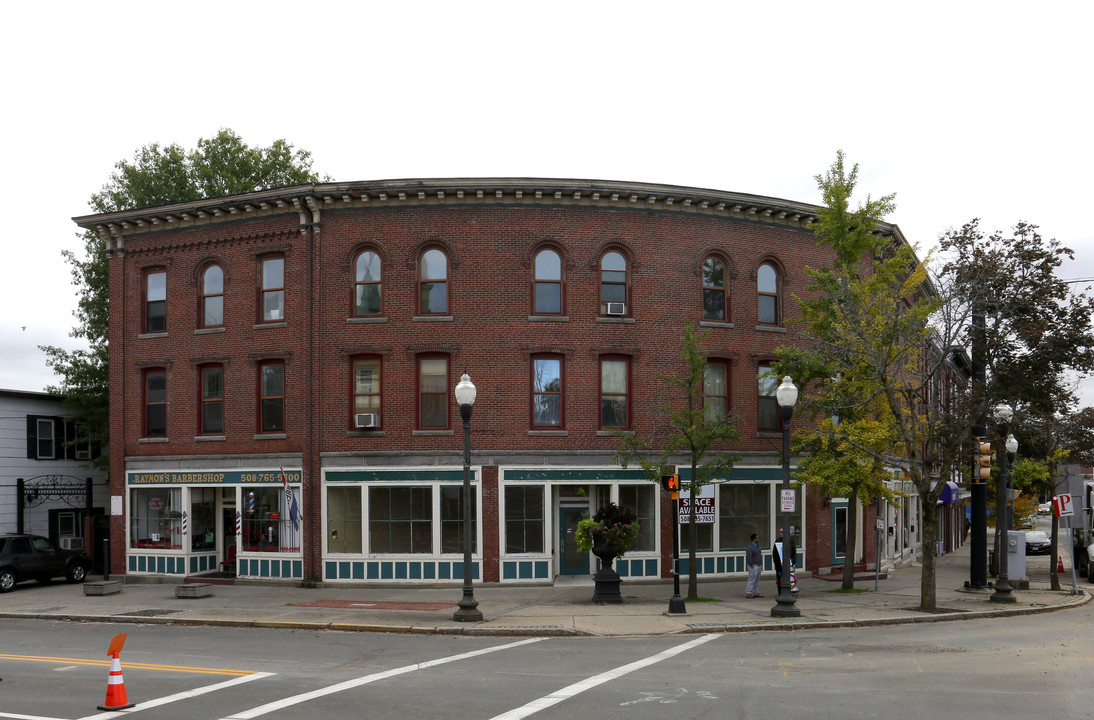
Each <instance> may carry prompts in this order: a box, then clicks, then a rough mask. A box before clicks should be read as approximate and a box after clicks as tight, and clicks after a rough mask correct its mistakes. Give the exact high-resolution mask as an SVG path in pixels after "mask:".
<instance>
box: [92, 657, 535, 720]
mask: <svg viewBox="0 0 1094 720" xmlns="http://www.w3.org/2000/svg"><path fill="white" fill-rule="evenodd" d="M544 639H545V638H529V639H527V640H519V641H517V642H513V643H508V644H506V645H496V646H494V647H488V648H484V649H482V650H473V651H471V652H466V653H460V654H459V655H449V656H448V657H443V658H438V659H437V660H429V661H427V662H423V663H417V664H415V665H405V666H403V667H401V668H395V669H393V670H385V671H384V672H378V673H373V674H372V675H365V676H364V677H359V678H354V679H353V680H347V681H345V682H341V683H338V684H337V685H331V686H329V687H325V688H320V689H318V690H312V691H311V692H306V693H301V694H300V695H293V696H291V697H287V698H283V699H281V700H275V701H274V702H271V703H266V704H265V705H260V706H258V707H256V708H251V709H250V710H244V711H242V712H238V713H236V714H234V715H229V716H228V717H226V718H222V719H221V720H250V719H251V718H256V717H261V716H262V715H266V714H268V713H272V712H274V711H275V710H282V709H284V708H287V707H290V706H292V705H298V704H300V703H302V702H307V701H309V700H314V699H316V698H320V697H323V696H325V695H333V694H334V693H339V692H343V691H345V690H351V689H353V688H355V687H360V686H362V685H367V684H368V683H373V682H376V681H377V680H384V679H386V678H389V677H395V676H396V675H402V674H404V673H408V672H414V671H415V670H425V669H426V668H431V667H436V666H437V665H444V664H445V663H450V662H456V661H458V660H467V659H469V658H473V657H478V656H480V655H487V654H489V653H494V652H498V651H500V650H510V649H512V648H515V647H520V646H521V645H528V644H530V643H535V642H540V641H541V640H544ZM84 720H91V719H90V718H85V719H84Z"/></svg>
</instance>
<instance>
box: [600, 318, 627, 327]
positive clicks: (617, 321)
mask: <svg viewBox="0 0 1094 720" xmlns="http://www.w3.org/2000/svg"><path fill="white" fill-rule="evenodd" d="M596 321H597V322H598V323H608V324H609V325H634V318H632V317H621V318H616V317H598V318H597V319H596Z"/></svg>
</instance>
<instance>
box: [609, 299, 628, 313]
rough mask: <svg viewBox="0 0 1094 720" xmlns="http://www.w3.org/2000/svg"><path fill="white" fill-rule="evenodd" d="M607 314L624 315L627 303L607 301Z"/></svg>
mask: <svg viewBox="0 0 1094 720" xmlns="http://www.w3.org/2000/svg"><path fill="white" fill-rule="evenodd" d="M608 314H609V315H626V314H627V304H626V303H620V302H610V303H608Z"/></svg>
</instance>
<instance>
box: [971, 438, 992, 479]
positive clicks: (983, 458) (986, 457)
mask: <svg viewBox="0 0 1094 720" xmlns="http://www.w3.org/2000/svg"><path fill="white" fill-rule="evenodd" d="M976 445H977V449H978V450H979V454H978V455H977V456H976V463H975V465H976V467H977V468H978V472H977V474H976V475H977V478H978V479H980V480H985V481H986V480H991V443H987V442H981V441H980V440H977V442H976Z"/></svg>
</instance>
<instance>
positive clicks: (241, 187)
mask: <svg viewBox="0 0 1094 720" xmlns="http://www.w3.org/2000/svg"><path fill="white" fill-rule="evenodd" d="M311 166H312V160H311V154H310V153H308V152H307V151H305V150H296V149H294V148H293V146H292V145H290V144H289V143H287V142H286V141H284V140H275V141H274V142H273V143H272V144H271V145H270V146H269V147H257V146H256V147H251V146H249V145H247V144H246V143H244V142H243V140H242V139H241V138H240V137H239V136H238V135H236V134H235V133H234V132H232V131H231V130H228V129H222V130H220V131H219V132H218V133H217V134H216V135H215V136H213V137H212V138H202V139H200V140H198V143H197V147H196V148H194V149H193V150H185V149H183V148H182V147H181V146H179V145H175V144H172V145H168V146H166V147H161V146H160V145H159V144H157V143H152V144H150V145H145V146H144V147H142V148H140V149H139V150H137V152H136V153H135V154H134V156H133V159H132V160H122V161H120V162H118V164H117V165H115V166H114V172H113V173H111V175H110V179H109V181H108V182H107V183H106V184H105V185H103V187H102V189H100V190H99V192H96V193H93V194H92V195H91V200H90V202H89V204H90V206H91V208H92V210H93V211H94V212H96V213H109V212H117V211H121V210H129V209H133V208H139V207H148V206H152V205H164V204H167V203H174V202H185V201H188V200H198V199H200V198H203V197H215V196H220V195H233V194H237V193H245V192H252V191H254V190H262V189H266V188H272V187H281V186H285V185H298V184H301V183H309V182H317V181H318V180H319V179H320V178H319V177H318V176H317V175H316V174H315V173H314V172H312V169H311ZM79 237H80V238H81V241H82V243H83V252H82V253H81V254H78V253H76V252H74V251H72V250H64V251H62V255H63V256H64V258H65V260H66V261H68V263H69V265H71V266H72V282H73V285H75V286H76V292H77V306H76V311H75V313H74V315H75V317H76V326H75V327H74V328H73V330H72V332H71V333H69V336H70V337H73V338H77V339H82V340H83V341H84V342H85V343H86V345H87V347H86V348H77V349H66V348H63V347H58V346H52V345H49V346H42V347H41V350H42V351H44V352H45V353H46V364H47V365H48V366H49V367H50V368H52V369H53V370H54V372H56V373H57V374H58V375H59V376H60V377H61V381H60V383H59V384H58V385H55V386H50V387H48V388H47V390H48V391H49V392H52V393H57V394H60V395H62V396H63V397H64V401H65V404H66V405H68V406H70V407H72V408H73V409H74V410H75V411H76V412H77V413H78V415H77V417H78V419H79V420H81V421H82V422H83V424H84V427H86V428H87V431H88V433H89V435H90V440H91V442H92V444H93V446H95V447H103V448H106V447H107V446H108V421H109V409H108V401H109V392H108V383H109V353H108V347H107V345H108V339H109V338H108V332H109V327H108V317H109V310H108V302H107V300H108V296H109V289H110V278H109V264H108V261H107V258H106V255H105V254H104V253H103V252H102V240H101V239H100V238H99V237H98V236H97V235H96V234H95V233H92V232H85V233H83V234H82V235H80V236H79ZM107 462H108V459H107V456H106V455H105V454H104V455H103V456H102V457H101V458H99V459H98V460H97V461H96V464H99V465H101V466H103V467H105V466H106V465H107Z"/></svg>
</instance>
